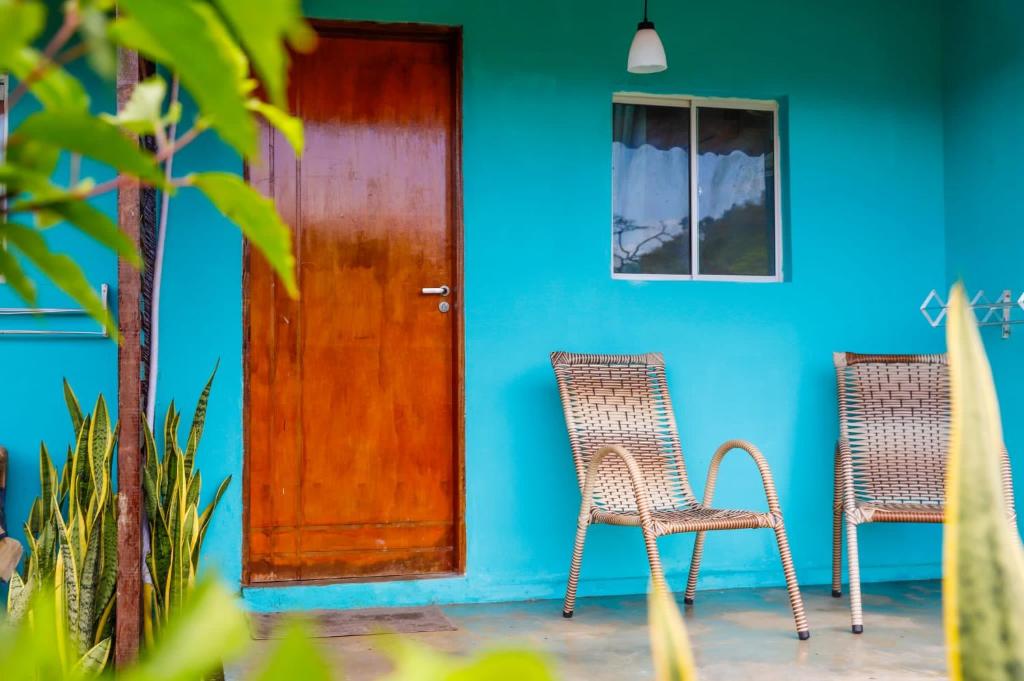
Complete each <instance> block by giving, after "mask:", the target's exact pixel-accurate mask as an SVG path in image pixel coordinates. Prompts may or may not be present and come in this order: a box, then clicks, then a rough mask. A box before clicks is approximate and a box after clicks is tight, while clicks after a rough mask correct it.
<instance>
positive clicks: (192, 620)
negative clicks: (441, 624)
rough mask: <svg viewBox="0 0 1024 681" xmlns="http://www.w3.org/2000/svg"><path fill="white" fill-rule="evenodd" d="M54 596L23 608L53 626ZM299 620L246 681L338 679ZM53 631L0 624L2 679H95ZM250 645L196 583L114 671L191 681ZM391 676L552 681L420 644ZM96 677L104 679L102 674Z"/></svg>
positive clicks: (395, 653)
mask: <svg viewBox="0 0 1024 681" xmlns="http://www.w3.org/2000/svg"><path fill="white" fill-rule="evenodd" d="M54 603H55V600H54V594H53V593H52V592H50V591H47V590H40V591H39V592H37V593H36V594H35V595H34V597H33V598H32V600H31V603H30V604H29V607H30V609H31V613H32V619H33V620H36V621H45V622H51V623H52V622H55V621H56V618H55V617H54V616H53V613H54ZM308 634H309V630H308V628H307V627H306V626H305V625H304V624H303V623H302V622H301V621H299V620H296V621H294V622H292V623H291V624H290V625H288V627H287V629H286V631H285V632H283V636H282V638H281V639H280V640H279V641H278V642H277V643H276V645H275V646H274V649H273V651H272V652H271V653H270V655H269V656H268V657H267V659H266V661H265V662H264V663H263V665H262V666H261V667H260V668H258V669H256V670H253V671H252V672H251V673H249V674H247V675H246V676H245V678H246V679H250V680H251V681H292V680H293V679H301V680H302V681H339V680H340V679H341V676H340V675H337V674H336V673H335V671H334V670H333V669H332V667H331V665H330V664H329V663H328V661H327V659H326V658H325V657H324V655H323V653H322V651H320V649H319V648H318V646H317V645H316V643H315V642H314V640H313V639H311V638H310V637H309V635H308ZM51 635H52V630H45V631H44V630H41V629H40V628H38V627H34V626H31V625H29V624H28V618H24V619H22V620H21V621H20V622H19V623H17V624H10V623H8V625H7V626H6V627H4V625H3V623H0V670H3V679H4V681H38V680H40V679H45V680H46V681H51V680H52V681H80V680H84V679H87V678H95V677H96V676H97V672H96V671H95V669H94V668H90V667H88V666H87V665H79V664H69V663H68V661H67V660H65V659H63V658H61V657H60V656H59V655H58V654H57V653H56V650H55V648H54V646H53V645H52V639H51ZM248 645H249V627H248V622H247V619H246V616H245V614H244V613H243V612H242V610H241V609H240V608H239V606H238V603H237V600H236V599H235V597H233V596H232V595H231V594H229V593H228V592H227V590H225V589H224V587H222V586H221V585H220V584H219V583H218V582H216V581H215V580H211V579H206V580H204V581H201V582H200V583H199V584H198V585H197V587H196V588H195V589H194V590H193V592H191V593H190V595H189V596H188V598H186V599H185V602H184V604H183V606H182V608H181V609H180V611H178V612H177V613H175V615H174V616H172V617H171V618H170V620H169V622H168V624H167V626H166V627H165V628H164V629H163V630H162V631H161V635H160V637H159V638H158V640H157V642H156V644H155V645H153V646H151V647H149V648H148V649H147V650H146V652H145V653H144V654H143V657H142V659H141V660H140V662H139V663H138V664H137V665H135V666H133V667H131V668H129V669H126V670H122V671H120V672H119V673H118V677H117V678H118V679H127V680H128V681H198V680H199V679H204V678H209V676H210V674H212V673H214V672H216V671H217V670H218V669H219V668H220V666H221V665H222V664H223V663H225V662H232V661H237V660H238V659H239V658H240V657H241V656H242V655H243V654H244V653H245V651H246V649H247V647H248ZM389 655H390V657H391V658H392V661H393V663H394V671H393V672H392V673H390V674H388V675H387V676H386V677H385V679H387V680H388V681H501V680H507V681H552V679H553V678H554V677H553V676H552V674H551V671H550V668H549V666H548V663H547V661H546V660H545V659H544V658H543V657H541V656H539V655H536V654H534V653H528V652H520V651H513V650H500V651H495V652H491V653H487V654H482V655H478V656H475V657H472V658H468V659H465V658H453V657H448V656H445V655H442V654H440V653H437V652H434V651H432V650H430V649H428V648H425V647H423V646H419V645H414V644H411V643H408V642H404V641H397V640H396V641H394V643H393V645H391V646H390V652H389ZM102 678H110V676H109V673H108V674H103V675H102Z"/></svg>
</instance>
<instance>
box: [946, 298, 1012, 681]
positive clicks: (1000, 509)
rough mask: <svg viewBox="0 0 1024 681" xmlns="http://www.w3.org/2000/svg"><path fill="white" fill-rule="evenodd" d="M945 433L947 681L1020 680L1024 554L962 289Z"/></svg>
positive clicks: (952, 319) (987, 374) (952, 337)
mask: <svg viewBox="0 0 1024 681" xmlns="http://www.w3.org/2000/svg"><path fill="white" fill-rule="evenodd" d="M946 337H947V342H948V345H949V363H950V389H951V396H952V419H953V420H952V427H951V431H950V450H949V469H948V474H947V479H946V526H945V536H944V545H943V568H944V569H943V572H944V574H943V608H944V619H945V628H946V641H947V654H948V662H949V671H950V676H951V677H952V679H953V680H954V681H960V680H961V679H963V680H965V681H1019V680H1020V679H1021V678H1024V548H1022V546H1021V541H1020V537H1019V535H1018V534H1017V532H1016V528H1015V527H1014V526H1013V524H1012V523H1011V522H1010V521H1009V519H1008V514H1009V509H1008V508H1007V505H1006V502H1005V501H1004V497H1003V488H1002V480H1001V475H1000V472H1001V462H1000V457H1001V452H1002V451H1003V435H1002V425H1001V421H1000V416H999V404H998V401H997V399H996V392H995V386H994V383H993V380H992V371H991V368H990V367H989V364H988V359H987V358H986V356H985V351H984V348H983V346H982V343H981V337H980V336H979V334H978V329H977V323H976V321H975V318H974V315H973V313H972V311H971V307H970V303H969V302H968V300H967V296H966V294H965V292H964V289H963V286H962V285H961V284H957V285H956V286H954V287H953V290H952V292H951V293H950V307H949V314H948V322H947V327H946Z"/></svg>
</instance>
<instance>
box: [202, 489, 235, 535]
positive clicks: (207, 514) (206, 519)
mask: <svg viewBox="0 0 1024 681" xmlns="http://www.w3.org/2000/svg"><path fill="white" fill-rule="evenodd" d="M230 484H231V476H230V475H229V476H228V477H226V478H224V479H223V480H222V481H221V483H220V485H219V486H218V487H217V491H216V492H215V493H214V495H213V500H212V501H211V502H210V504H209V505H208V506H207V507H206V508H205V509H203V513H202V515H200V516H199V532H200V534H199V541H200V543H202V541H203V537H204V536H205V535H206V528H207V526H208V525H209V524H210V520H211V519H212V518H213V512H214V511H215V510H216V509H217V504H219V503H220V500H221V497H223V496H224V492H226V491H227V489H228V485H230Z"/></svg>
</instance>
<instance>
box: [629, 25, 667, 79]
mask: <svg viewBox="0 0 1024 681" xmlns="http://www.w3.org/2000/svg"><path fill="white" fill-rule="evenodd" d="M667 68H668V59H666V58H665V46H664V45H662V44H661V38H659V37H658V32H657V31H655V30H654V24H650V23H649V24H647V25H646V26H645V25H644V24H641V25H640V28H638V29H637V32H636V35H635V36H633V44H632V45H630V47H629V65H628V66H627V67H626V69H627V70H628V71H629V72H630V73H658V72H659V71H664V70H665V69H667Z"/></svg>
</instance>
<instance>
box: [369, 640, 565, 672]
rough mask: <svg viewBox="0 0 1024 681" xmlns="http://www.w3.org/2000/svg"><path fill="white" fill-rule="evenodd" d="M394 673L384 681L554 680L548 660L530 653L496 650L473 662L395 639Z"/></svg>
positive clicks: (392, 645) (391, 652)
mask: <svg viewBox="0 0 1024 681" xmlns="http://www.w3.org/2000/svg"><path fill="white" fill-rule="evenodd" d="M387 648H389V650H388V657H390V658H391V661H392V662H393V663H394V665H395V667H394V670H393V671H392V672H391V673H390V674H388V675H386V676H384V677H383V679H382V680H381V681H553V679H554V676H553V675H552V673H551V669H550V666H549V664H548V662H547V660H545V659H544V657H542V656H541V655H538V654H536V653H532V652H529V651H519V650H496V651H492V652H488V653H484V654H482V655H478V656H475V657H472V658H469V659H461V658H456V657H449V656H446V655H443V654H441V653H439V652H437V651H436V650H433V649H431V648H428V647H427V646H424V645H421V644H418V643H413V642H411V641H407V640H402V639H394V640H393V641H391V642H389V645H388V646H387Z"/></svg>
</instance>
